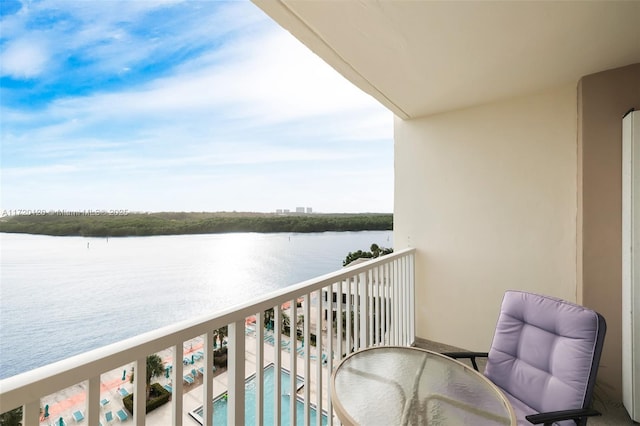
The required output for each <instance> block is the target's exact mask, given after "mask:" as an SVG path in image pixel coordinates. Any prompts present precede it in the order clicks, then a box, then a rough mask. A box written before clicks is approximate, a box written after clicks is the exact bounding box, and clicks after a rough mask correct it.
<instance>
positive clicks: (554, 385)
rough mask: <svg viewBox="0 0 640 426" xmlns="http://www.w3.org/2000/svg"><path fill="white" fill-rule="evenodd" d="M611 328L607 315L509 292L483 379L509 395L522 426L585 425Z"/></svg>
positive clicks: (461, 355) (591, 413) (473, 358)
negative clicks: (607, 332) (606, 335)
mask: <svg viewBox="0 0 640 426" xmlns="http://www.w3.org/2000/svg"><path fill="white" fill-rule="evenodd" d="M606 329H607V326H606V323H605V320H604V318H603V317H602V315H600V314H598V313H597V312H595V311H592V310H591V309H587V308H585V307H583V306H579V305H575V304H573V303H569V302H567V301H564V300H561V299H557V298H554V297H549V296H541V295H538V294H532V293H525V292H522V291H507V292H506V293H505V295H504V299H503V301H502V308H501V310H500V317H499V318H498V324H497V325H496V331H495V334H494V336H493V343H492V344H491V348H490V350H489V352H488V353H480V352H450V353H446V354H445V355H448V356H451V357H453V358H469V359H471V362H472V364H473V366H474V367H475V368H476V370H477V369H478V368H477V364H476V357H487V366H486V368H485V371H484V374H485V376H486V377H487V378H489V379H490V380H491V381H492V382H493V383H495V384H496V385H497V386H498V387H499V388H500V389H502V391H503V392H504V394H505V395H506V397H507V398H508V399H509V401H510V402H511V405H512V407H513V409H514V411H515V413H516V417H517V418H518V425H528V424H532V423H533V424H539V423H543V424H545V425H562V426H565V425H567V426H568V425H576V424H577V425H586V423H587V418H588V416H594V415H599V414H600V413H598V412H597V411H595V410H593V409H591V408H590V405H591V399H592V397H593V388H594V385H595V381H596V373H597V372H598V364H599V362H600V354H601V353H602V345H603V343H604V335H605V332H606Z"/></svg>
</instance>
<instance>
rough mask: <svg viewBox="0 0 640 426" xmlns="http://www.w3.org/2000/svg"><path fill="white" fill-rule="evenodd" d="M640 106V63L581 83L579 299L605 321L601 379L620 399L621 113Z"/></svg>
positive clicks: (579, 128)
mask: <svg viewBox="0 0 640 426" xmlns="http://www.w3.org/2000/svg"><path fill="white" fill-rule="evenodd" d="M632 107H634V108H636V109H640V64H635V65H630V66H627V67H623V68H618V69H614V70H609V71H604V72H600V73H597V74H592V75H589V76H586V77H583V78H582V79H581V80H580V83H579V85H578V119H579V122H578V147H579V155H578V172H579V173H578V176H579V179H578V206H579V208H578V229H579V233H578V234H579V237H580V239H579V240H578V243H579V244H578V289H579V291H578V300H579V302H581V303H583V304H584V305H586V306H589V307H591V308H593V309H595V310H597V311H598V312H600V313H601V314H602V315H603V316H604V317H605V319H606V320H607V336H606V338H605V347H604V351H603V354H602V360H601V362H600V370H599V372H598V378H599V382H600V385H601V389H602V390H604V391H606V394H607V395H608V396H609V397H610V398H611V399H613V400H620V399H621V398H622V395H621V388H622V369H621V362H622V355H621V350H622V323H621V320H622V318H621V317H622V274H621V272H622V210H621V206H622V183H621V175H622V165H621V164H622V116H623V115H624V113H625V112H627V111H628V110H629V109H630V108H632Z"/></svg>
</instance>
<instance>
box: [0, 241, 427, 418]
mask: <svg viewBox="0 0 640 426" xmlns="http://www.w3.org/2000/svg"><path fill="white" fill-rule="evenodd" d="M414 256H415V249H405V250H402V251H399V252H396V253H393V254H390V255H387V256H384V257H381V258H378V259H374V260H371V261H368V262H364V263H360V264H358V265H355V266H351V267H348V268H344V269H342V270H339V271H336V272H333V273H330V274H327V275H324V276H321V277H318V278H315V279H312V280H308V281H305V282H302V283H299V284H297V285H294V286H291V287H288V288H285V289H283V290H280V291H278V292H275V293H272V294H269V295H267V296H265V297H262V298H259V299H257V300H255V301H252V302H248V303H246V304H244V305H241V306H237V307H234V308H232V309H229V310H226V311H223V312H218V313H215V314H212V315H211V316H207V317H205V318H198V319H195V320H189V321H185V322H181V323H178V324H174V325H172V326H168V327H165V328H162V329H159V330H155V331H152V332H149V333H145V334H143V335H140V336H136V337H133V338H130V339H128V340H125V341H122V342H118V343H115V344H112V345H109V346H105V347H102V348H99V349H95V350H93V351H90V352H86V353H83V354H80V355H77V356H74V357H71V358H68V359H66V360H63V361H60V362H57V363H54V364H50V365H47V366H44V367H41V368H38V369H35V370H32V371H29V372H26V373H22V374H19V375H16V376H13V377H10V378H7V379H4V380H2V381H1V382H0V413H4V412H7V411H10V410H13V409H15V408H17V407H22V408H23V424H24V425H27V426H31V425H42V424H46V425H49V424H52V425H53V424H55V425H59V424H60V418H62V419H63V422H64V424H71V423H75V422H78V421H79V422H83V423H85V424H89V425H98V424H102V425H105V424H108V423H110V420H112V419H113V420H115V419H116V418H118V417H120V420H123V419H124V418H125V417H126V419H125V421H126V420H129V419H132V420H133V424H136V425H144V424H147V422H148V423H149V424H153V425H159V424H163V425H164V424H166V425H177V426H180V425H182V424H193V425H196V424H198V422H200V424H205V425H211V424H213V421H214V420H213V419H214V418H216V419H217V415H216V411H218V410H220V411H225V412H226V413H218V414H222V415H223V416H226V423H227V424H232V425H233V424H245V421H246V422H247V423H253V422H254V421H255V423H256V424H263V423H272V422H273V421H278V423H279V424H280V423H288V421H287V420H286V419H293V418H297V419H298V421H297V422H298V423H303V424H328V425H331V424H334V423H337V420H336V419H335V418H334V415H333V410H332V406H331V401H330V397H329V378H330V376H331V369H332V366H335V365H336V364H337V363H338V362H339V361H340V360H341V359H342V358H344V357H345V356H346V355H348V354H349V353H351V352H353V351H356V350H358V349H361V348H365V347H370V346H376V345H411V344H413V343H414V340H415V321H414V317H415V311H414V301H415V293H414ZM340 294H341V295H342V297H340V296H338V295H340ZM331 295H333V296H331ZM331 299H333V300H331ZM339 324H341V325H342V326H337V325H339ZM274 325H279V326H275V327H274ZM274 329H279V330H280V332H278V331H275V332H274ZM221 330H227V331H226V332H220V331H221ZM290 336H297V338H295V337H290ZM221 340H222V342H221ZM221 345H222V346H224V347H225V348H226V359H227V365H226V367H223V366H222V364H221V363H220V362H219V361H220V358H221V355H220V353H221V352H215V348H216V346H221ZM151 354H158V355H159V356H160V357H161V359H162V360H163V365H164V367H165V369H166V370H165V371H166V374H165V375H162V376H159V377H154V378H153V379H152V380H151V382H152V383H154V382H158V383H159V384H160V385H161V386H162V387H163V388H164V389H166V390H168V391H170V392H171V394H172V397H171V401H170V402H169V403H167V404H165V405H163V406H161V407H159V408H157V409H155V410H153V411H151V412H149V413H148V414H147V415H146V416H145V415H140V413H143V412H144V411H145V398H144V397H142V398H140V397H139V395H146V380H144V379H143V378H145V377H146V376H147V374H146V368H147V362H146V359H147V356H149V355H151ZM216 354H218V355H216ZM216 357H217V360H216V359H215V358H216ZM214 366H217V367H214ZM258 366H262V367H266V368H257V367H258ZM221 371H222V373H221ZM274 371H275V372H277V371H282V372H283V373H282V374H273V372H274ZM294 389H295V390H294ZM131 393H132V394H133V413H131V412H129V411H128V410H126V409H125V408H124V404H123V399H124V395H126V394H131ZM175 395H182V397H181V398H176V397H175ZM292 395H295V398H292V397H291V396H292ZM214 400H215V401H216V403H214ZM221 407H223V408H221ZM107 413H110V414H107ZM272 416H275V417H276V418H275V419H274V418H270V417H272ZM254 419H255V420H254ZM223 423H224V421H223ZM216 424H218V423H217V422H216Z"/></svg>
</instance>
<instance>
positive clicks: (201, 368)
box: [198, 367, 204, 376]
mask: <svg viewBox="0 0 640 426" xmlns="http://www.w3.org/2000/svg"><path fill="white" fill-rule="evenodd" d="M198 373H200V374H201V375H203V376H204V367H200V368H198Z"/></svg>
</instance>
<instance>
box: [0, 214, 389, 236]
mask: <svg viewBox="0 0 640 426" xmlns="http://www.w3.org/2000/svg"><path fill="white" fill-rule="evenodd" d="M392 229H393V215H392V214H373V213H372V214H369V213H361V214H319V213H313V214H290V215H278V214H270V213H171V212H168V213H123V212H117V214H109V213H108V212H107V213H102V212H101V213H100V214H98V212H71V213H67V212H65V213H60V212H57V213H56V212H53V213H51V212H48V213H46V214H44V213H40V214H18V215H13V216H5V217H3V218H2V219H1V220H0V232H15V233H27V234H42V235H55V236H84V237H125V236H148V235H181V234H214V233H225V232H324V231H383V230H392Z"/></svg>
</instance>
